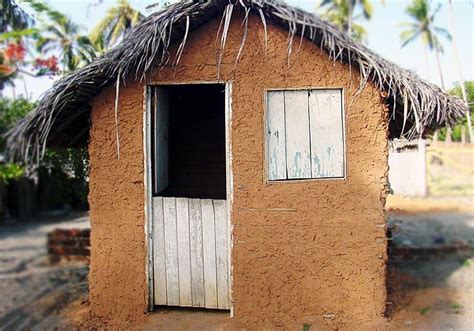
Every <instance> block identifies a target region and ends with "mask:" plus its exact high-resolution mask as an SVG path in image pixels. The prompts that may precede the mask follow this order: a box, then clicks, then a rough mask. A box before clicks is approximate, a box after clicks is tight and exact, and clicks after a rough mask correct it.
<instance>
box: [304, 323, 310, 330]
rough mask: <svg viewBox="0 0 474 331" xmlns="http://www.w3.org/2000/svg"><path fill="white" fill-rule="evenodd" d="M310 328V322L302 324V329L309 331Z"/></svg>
mask: <svg viewBox="0 0 474 331" xmlns="http://www.w3.org/2000/svg"><path fill="white" fill-rule="evenodd" d="M309 329H311V324H309V323H304V324H303V331H309Z"/></svg>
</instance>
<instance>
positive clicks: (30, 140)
mask: <svg viewBox="0 0 474 331" xmlns="http://www.w3.org/2000/svg"><path fill="white" fill-rule="evenodd" d="M237 10H242V11H243V12H244V14H245V15H243V16H239V17H243V20H244V22H242V27H243V28H244V31H247V29H251V28H252V27H251V26H248V22H249V21H248V17H249V15H257V16H258V17H259V18H260V20H261V23H262V24H263V26H264V27H265V31H266V27H267V25H268V24H275V25H278V26H281V27H283V28H285V29H287V30H288V31H289V34H288V57H289V58H290V56H291V52H292V49H293V43H297V42H299V41H298V39H299V38H298V37H296V36H301V38H303V37H304V38H307V39H309V40H311V41H312V42H314V43H315V44H316V45H317V46H319V47H320V48H321V49H323V50H325V51H326V52H327V53H328V56H329V57H330V58H331V59H333V60H334V61H342V62H345V63H350V64H351V66H352V67H354V68H356V69H357V71H356V70H354V71H353V72H358V73H359V74H360V82H361V83H360V89H362V88H363V87H364V86H365V84H366V83H367V81H369V80H370V81H372V82H374V83H375V85H376V86H377V87H378V88H379V89H380V90H381V91H384V94H386V95H387V103H388V104H389V105H390V110H391V121H390V131H391V135H392V136H405V137H410V138H412V137H415V136H417V135H422V134H423V133H425V132H426V131H427V130H430V129H434V128H436V127H439V126H443V125H451V124H454V123H455V122H456V121H457V120H458V119H459V118H460V117H461V116H463V114H464V112H465V110H466V107H465V105H464V103H463V102H462V101H460V100H459V99H456V98H453V97H450V96H448V95H447V94H446V93H444V92H443V91H441V89H439V88H438V87H436V86H434V85H431V84H429V83H427V82H425V81H423V80H421V79H420V78H418V77H417V76H416V75H415V74H414V73H412V72H410V71H408V70H404V69H402V68H400V67H398V66H397V65H395V64H393V63H391V62H389V61H387V60H385V59H383V58H382V57H380V56H379V55H377V54H376V53H374V52H373V51H371V50H369V49H368V48H367V47H365V46H364V45H362V44H360V43H358V42H356V41H354V40H352V39H351V38H350V37H349V36H348V35H347V34H346V33H343V32H341V31H339V30H338V29H337V28H336V27H334V26H333V25H331V24H329V23H327V22H325V21H323V20H321V19H320V18H319V17H317V16H315V15H313V14H310V13H307V12H304V11H302V10H300V9H297V8H294V7H291V6H288V5H286V4H285V3H283V2H280V1H269V0H236V1H235V0H234V1H228V0H211V1H196V0H195V1H187V2H183V1H181V2H179V3H176V4H173V5H171V6H169V7H167V8H165V9H164V10H162V11H159V12H156V13H154V14H151V15H150V16H148V17H147V18H145V19H144V20H143V21H142V22H141V23H140V24H139V25H137V26H136V27H135V28H134V29H132V31H131V32H130V33H129V34H128V35H127V37H126V38H124V40H123V41H122V42H121V43H120V44H119V45H118V46H117V47H115V48H113V49H112V50H110V51H109V52H107V53H106V54H105V55H104V56H102V57H100V58H98V59H96V60H95V61H94V62H92V63H91V64H89V65H88V66H86V67H84V68H82V69H79V70H77V71H75V72H73V73H71V74H70V75H68V76H66V77H64V78H63V79H61V80H60V81H58V82H57V83H56V84H55V86H54V87H53V88H52V89H51V90H49V91H48V92H47V93H46V94H45V95H44V97H43V98H42V99H41V101H40V102H39V105H38V107H37V108H36V109H35V110H34V111H33V112H32V113H30V114H29V115H28V116H27V117H26V118H24V119H23V120H22V121H20V122H19V123H18V125H17V126H15V127H14V128H13V129H12V130H10V131H9V133H8V142H7V144H8V145H7V146H8V152H9V155H10V156H16V157H17V158H18V157H19V158H21V159H22V160H24V161H25V162H31V161H32V160H37V159H39V158H40V157H41V155H42V153H43V152H44V150H45V148H46V146H48V145H68V146H74V145H77V144H84V142H86V141H87V137H88V129H89V114H90V104H89V103H90V100H91V98H93V97H94V96H95V95H97V94H98V93H99V92H100V91H101V89H103V88H104V87H105V86H106V85H111V84H117V93H118V92H119V85H120V82H121V81H122V80H123V79H125V77H130V76H134V77H136V78H139V79H145V74H147V73H150V71H151V70H157V69H159V68H160V67H162V66H164V65H170V64H177V63H178V62H179V59H180V56H181V54H182V52H183V49H184V48H185V45H186V39H187V38H188V36H189V32H190V31H192V30H194V29H196V28H197V27H199V26H201V25H202V24H205V23H206V22H208V21H210V20H212V19H219V20H220V22H221V24H220V28H219V31H218V32H217V40H218V41H219V44H220V45H218V47H219V49H220V54H222V49H224V47H225V44H226V38H227V32H228V29H229V25H230V24H229V23H230V21H231V19H232V17H233V13H235V11H237ZM234 16H235V14H234ZM234 19H235V18H234ZM245 36H246V33H244V34H243V38H242V43H241V48H240V50H239V52H238V54H239V55H238V56H240V54H241V51H242V49H243V46H244V44H245ZM264 38H265V40H264V42H265V44H266V42H267V40H266V39H267V36H266V33H265V37H264ZM173 42H177V43H179V47H178V51H177V52H176V54H170V52H169V46H170V44H171V43H173ZM237 60H238V59H236V61H237ZM217 62H218V65H217V67H218V68H217V73H216V74H217V75H219V69H220V63H221V59H220V56H218V61H217ZM236 63H237V62H236ZM315 74H317V73H315ZM117 110H118V109H116V112H117ZM117 144H118V140H117Z"/></svg>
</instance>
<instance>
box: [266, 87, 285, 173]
mask: <svg viewBox="0 0 474 331" xmlns="http://www.w3.org/2000/svg"><path fill="white" fill-rule="evenodd" d="M266 140H267V176H268V179H269V180H278V179H286V178H287V177H286V147H285V143H286V141H285V100H284V92H283V91H270V92H268V94H267V132H266Z"/></svg>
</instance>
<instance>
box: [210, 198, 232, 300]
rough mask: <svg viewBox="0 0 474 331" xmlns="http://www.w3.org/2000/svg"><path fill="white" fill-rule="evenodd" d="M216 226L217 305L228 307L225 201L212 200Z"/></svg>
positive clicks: (227, 226) (227, 248)
mask: <svg viewBox="0 0 474 331" xmlns="http://www.w3.org/2000/svg"><path fill="white" fill-rule="evenodd" d="M213 203H214V222H215V226H216V266H217V307H218V308H219V309H229V308H230V304H229V272H230V269H229V265H228V261H229V240H228V237H229V232H228V231H229V224H228V219H229V218H228V215H227V201H226V200H213Z"/></svg>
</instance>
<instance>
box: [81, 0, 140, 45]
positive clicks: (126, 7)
mask: <svg viewBox="0 0 474 331" xmlns="http://www.w3.org/2000/svg"><path fill="white" fill-rule="evenodd" d="M143 17H144V16H143V15H142V14H141V13H140V12H139V11H138V10H135V9H134V8H133V7H132V6H131V5H130V3H129V2H128V0H118V1H117V5H116V6H115V7H111V8H109V9H108V10H107V13H106V14H105V17H104V18H103V19H102V20H101V21H100V22H99V23H98V24H97V25H96V26H95V27H94V29H93V30H92V31H91V33H90V39H91V41H92V43H93V44H94V45H96V47H97V48H103V49H107V48H110V47H112V46H113V45H114V44H115V43H116V42H117V41H118V40H119V39H121V38H123V37H124V36H125V35H126V34H127V32H128V31H130V29H131V28H132V27H133V26H134V25H135V24H137V23H138V22H139V21H140V20H141V19H142V18H143Z"/></svg>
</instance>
